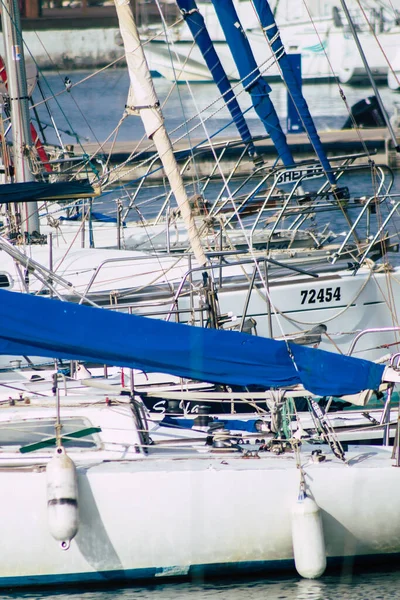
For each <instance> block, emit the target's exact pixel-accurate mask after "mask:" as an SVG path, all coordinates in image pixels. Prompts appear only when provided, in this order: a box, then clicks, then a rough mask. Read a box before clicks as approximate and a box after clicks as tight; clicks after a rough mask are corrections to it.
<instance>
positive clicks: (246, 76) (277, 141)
mask: <svg viewBox="0 0 400 600" xmlns="http://www.w3.org/2000/svg"><path fill="white" fill-rule="evenodd" d="M212 3H213V5H214V8H215V12H216V13H217V16H218V20H219V22H220V24H221V27H222V29H223V31H224V34H225V38H226V41H227V43H228V45H229V49H230V51H231V53H232V56H233V59H234V61H235V63H236V67H237V70H238V71H239V75H240V79H241V80H242V83H243V86H244V88H245V90H246V91H247V92H249V94H250V95H251V99H252V102H253V106H254V110H255V111H256V113H257V115H258V116H259V118H260V119H261V121H262V123H263V125H264V127H265V129H266V130H267V132H268V134H269V135H270V137H271V140H272V141H273V143H274V145H275V148H276V150H277V152H278V155H279V157H280V158H281V159H282V162H283V164H284V165H285V167H289V166H292V165H293V164H294V160H293V155H292V152H291V150H290V148H289V144H288V143H287V140H286V136H285V134H284V133H283V131H282V128H281V125H280V123H279V119H278V115H277V114H276V111H275V108H274V105H273V104H272V101H271V99H270V97H269V93H270V92H271V88H270V86H269V85H268V84H267V83H266V82H265V81H264V79H263V78H262V76H261V73H260V70H259V68H258V67H257V63H256V61H255V58H254V56H253V52H252V50H251V47H250V43H249V40H248V39H247V36H246V34H245V32H244V31H243V28H242V26H241V24H240V21H239V17H238V15H237V13H236V10H235V7H234V6H233V4H232V0H212Z"/></svg>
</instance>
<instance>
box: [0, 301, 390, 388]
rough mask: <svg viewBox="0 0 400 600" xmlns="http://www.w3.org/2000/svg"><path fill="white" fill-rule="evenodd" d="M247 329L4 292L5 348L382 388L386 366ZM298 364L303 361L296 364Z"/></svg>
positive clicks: (269, 382)
mask: <svg viewBox="0 0 400 600" xmlns="http://www.w3.org/2000/svg"><path fill="white" fill-rule="evenodd" d="M289 347H290V350H291V353H292V355H293V358H294V361H295V364H294V361H293V360H292V358H291V356H290V355H289V352H288V346H287V344H286V343H285V342H281V341H275V340H271V339H267V338H261V337H255V336H251V335H248V334H246V333H239V332H233V331H221V330H216V329H203V328H201V327H192V326H189V325H182V324H179V323H169V322H166V321H160V320H157V319H150V318H146V317H139V316H136V315H128V314H122V313H117V312H114V311H112V310H107V309H101V308H92V307H88V306H82V305H78V304H73V303H70V302H61V301H60V300H54V299H48V298H40V297H38V296H32V295H30V294H22V293H16V292H9V291H7V290H0V354H6V355H17V356H29V355H31V356H43V357H49V358H59V359H76V360H82V361H89V362H95V363H98V364H108V365H116V366H120V367H129V368H137V369H142V370H143V371H147V372H162V373H170V374H172V375H177V376H180V377H187V378H191V379H198V380H201V381H208V382H213V383H226V384H236V385H243V386H245V385H253V384H254V385H260V386H264V387H265V388H269V387H281V386H291V385H295V384H298V383H302V384H303V385H304V387H305V388H306V389H307V390H309V391H310V392H313V393H315V394H319V395H333V396H341V395H344V394H355V393H357V392H359V391H361V390H364V389H377V387H378V386H379V384H380V383H381V379H382V374H383V370H384V367H383V366H382V365H377V364H375V363H372V362H369V361H366V360H362V359H359V358H352V357H348V356H342V355H340V354H331V353H330V352H325V351H323V350H317V349H314V348H307V347H303V346H298V345H296V344H290V345H289ZM295 365H296V366H295Z"/></svg>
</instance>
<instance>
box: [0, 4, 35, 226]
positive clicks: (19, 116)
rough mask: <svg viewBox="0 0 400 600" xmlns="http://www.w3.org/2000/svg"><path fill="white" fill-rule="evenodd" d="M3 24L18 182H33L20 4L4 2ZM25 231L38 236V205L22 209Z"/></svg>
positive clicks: (26, 205)
mask: <svg viewBox="0 0 400 600" xmlns="http://www.w3.org/2000/svg"><path fill="white" fill-rule="evenodd" d="M1 22H2V28H3V36H4V47H5V59H6V60H5V63H6V68H7V87H8V94H9V98H10V109H11V123H12V128H11V131H12V140H13V156H14V170H15V180H16V181H17V183H23V182H27V181H34V179H35V178H34V176H33V175H32V171H31V168H30V164H29V158H28V155H27V151H28V149H29V148H30V146H31V135H30V129H29V109H28V89H27V83H26V71H25V60H24V48H23V41H22V32H21V20H20V14H19V7H18V0H3V3H2V8H1ZM21 216H22V220H23V228H24V230H25V231H27V232H28V233H33V232H34V231H37V232H39V215H38V210H37V203H36V202H30V203H25V204H23V205H21Z"/></svg>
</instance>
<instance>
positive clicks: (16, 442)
mask: <svg viewBox="0 0 400 600" xmlns="http://www.w3.org/2000/svg"><path fill="white" fill-rule="evenodd" d="M61 423H62V426H63V427H62V430H61V435H62V436H66V437H68V435H69V434H71V433H74V432H77V431H82V430H84V429H86V428H88V427H91V423H90V422H89V421H88V420H87V419H80V418H75V417H74V418H66V419H62V420H61ZM55 424H56V420H55V419H29V420H28V419H27V420H24V421H12V422H10V421H7V422H4V423H3V422H0V447H1V446H3V447H4V446H7V447H10V446H16V447H21V446H28V445H29V444H35V443H36V442H42V441H44V440H50V439H51V438H54V437H55ZM97 445H98V444H97V443H96V440H95V438H94V436H93V435H86V436H84V437H80V438H70V439H63V446H65V447H66V448H93V447H95V446H97ZM48 447H49V448H52V447H54V445H49V446H48Z"/></svg>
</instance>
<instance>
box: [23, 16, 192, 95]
mask: <svg viewBox="0 0 400 600" xmlns="http://www.w3.org/2000/svg"><path fill="white" fill-rule="evenodd" d="M182 20H183V19H182V18H180V19H178V20H177V21H176V22H175V23H173V24H172V25H171V26H170V27H175V26H176V25H177V24H178V23H179V22H180V21H182ZM160 35H162V34H160V33H158V34H155V35H154V36H153V37H151V38H149V39H148V40H147V41H145V42H142V45H143V46H146V45H147V44H149V43H150V42H152V41H153V40H155V39H156V38H157V37H160ZM28 52H29V48H28ZM29 54H30V56H31V57H32V59H33V60H34V57H33V56H32V54H31V53H30V52H29ZM124 58H125V55H124V54H123V55H122V56H120V57H118V58H116V59H115V60H113V61H111V62H110V63H108V64H107V65H105V66H104V67H101V68H100V69H98V70H97V71H95V72H94V73H91V74H90V75H87V76H86V77H84V78H83V79H81V80H80V81H77V82H76V83H73V84H72V86H71V88H70V89H73V88H74V87H76V86H78V85H81V84H82V83H85V81H87V80H88V79H91V78H92V77H95V76H96V75H98V74H99V73H101V72H102V71H105V70H106V69H109V68H110V67H112V66H114V65H115V64H117V63H118V62H120V61H122V60H124ZM35 64H36V61H35ZM36 66H38V65H37V64H36ZM38 68H39V67H38ZM39 70H40V69H39ZM40 72H42V71H41V70H40ZM49 89H50V86H49ZM50 91H51V89H50ZM65 93H67V90H66V89H64V90H61V91H60V92H56V93H55V94H53V95H51V96H49V97H48V98H45V99H44V100H42V101H41V102H38V103H36V104H35V106H40V105H41V104H43V103H44V102H47V101H48V100H52V99H53V98H56V97H57V96H61V95H62V94H65Z"/></svg>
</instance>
